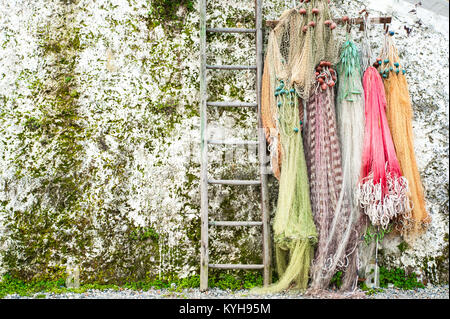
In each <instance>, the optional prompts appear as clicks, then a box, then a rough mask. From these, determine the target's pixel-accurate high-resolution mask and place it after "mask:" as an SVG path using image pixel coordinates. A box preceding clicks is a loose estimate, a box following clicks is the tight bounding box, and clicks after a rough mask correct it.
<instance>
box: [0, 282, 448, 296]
mask: <svg viewBox="0 0 450 319" xmlns="http://www.w3.org/2000/svg"><path fill="white" fill-rule="evenodd" d="M38 298H39V299H449V286H448V285H442V286H427V287H426V288H423V289H415V290H401V289H397V288H384V289H383V291H381V292H378V293H375V294H373V295H370V296H368V295H366V294H365V293H364V292H363V291H361V290H357V291H355V292H354V293H341V292H336V291H332V290H329V291H325V292H323V293H322V294H321V295H309V294H303V293H300V292H296V291H284V292H280V293H275V294H254V293H251V292H250V291H249V290H238V291H231V290H221V289H218V288H212V289H210V290H209V291H207V292H201V291H200V290H199V289H198V288H197V289H193V288H188V289H183V290H181V291H174V290H173V289H150V290H148V291H142V290H131V289H122V290H114V289H106V290H103V291H101V290H93V289H90V290H87V291H86V292H84V293H73V292H68V293H63V294H55V293H52V292H44V293H36V294H34V295H33V296H20V295H18V294H12V295H8V296H5V297H4V299H38Z"/></svg>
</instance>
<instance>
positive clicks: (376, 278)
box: [374, 231, 379, 288]
mask: <svg viewBox="0 0 450 319" xmlns="http://www.w3.org/2000/svg"><path fill="white" fill-rule="evenodd" d="M378 235H379V231H377V235H376V242H377V244H376V246H375V278H374V286H375V288H378Z"/></svg>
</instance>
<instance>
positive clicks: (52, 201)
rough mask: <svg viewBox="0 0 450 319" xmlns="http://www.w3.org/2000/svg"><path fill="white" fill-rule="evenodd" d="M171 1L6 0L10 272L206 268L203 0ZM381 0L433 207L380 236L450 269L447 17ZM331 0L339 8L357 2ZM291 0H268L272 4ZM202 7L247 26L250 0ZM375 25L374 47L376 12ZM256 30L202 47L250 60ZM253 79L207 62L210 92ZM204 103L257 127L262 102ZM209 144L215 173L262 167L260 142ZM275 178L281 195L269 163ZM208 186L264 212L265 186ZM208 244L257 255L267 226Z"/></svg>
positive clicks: (395, 258) (214, 126) (234, 123)
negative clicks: (441, 24)
mask: <svg viewBox="0 0 450 319" xmlns="http://www.w3.org/2000/svg"><path fill="white" fill-rule="evenodd" d="M163 2H164V1H156V0H98V1H88V0H68V1H63V0H33V1H18V0H16V1H11V0H9V1H6V0H0V31H1V32H0V247H1V251H0V272H1V273H6V272H10V273H12V274H13V275H16V276H20V277H23V278H32V277H33V276H36V275H37V274H41V273H43V272H49V271H52V269H53V270H54V269H58V268H59V267H66V266H68V265H69V264H77V265H79V266H80V269H81V278H82V281H94V280H95V281H102V282H119V283H120V282H124V281H131V280H140V279H145V278H155V277H159V276H170V275H172V276H179V277H184V276H188V275H192V274H195V273H197V272H198V270H199V239H200V214H199V213H200V212H199V206H200V197H199V171H200V164H199V139H200V132H199V109H198V90H199V82H198V77H199V57H198V53H199V38H198V36H199V32H198V22H199V14H198V3H197V1H189V0H186V1H177V5H173V6H171V7H166V8H165V9H164V8H163V7H161V6H160V4H161V3H163ZM385 2H389V1H383V3H382V5H379V3H380V2H379V1H370V2H369V4H368V6H369V7H370V8H372V7H373V9H374V10H373V12H372V14H373V15H374V16H375V15H381V14H382V13H383V14H390V15H392V16H393V17H394V22H393V24H392V26H391V29H392V30H394V31H396V32H397V35H396V39H397V45H398V48H399V50H400V51H401V58H402V59H403V62H404V63H405V65H406V66H407V67H408V81H409V84H410V91H411V96H412V100H413V107H414V112H415V117H414V123H413V124H414V132H415V134H416V154H417V158H418V161H419V168H420V172H421V175H422V178H423V182H424V186H425V189H426V197H427V207H428V209H429V212H430V214H431V216H432V218H433V222H432V225H431V227H430V230H429V231H428V232H427V233H426V234H424V235H423V236H422V237H421V238H419V239H418V240H417V241H416V242H415V243H414V245H412V246H411V247H409V246H408V247H406V248H405V246H404V245H400V246H401V247H402V248H403V249H401V251H400V250H399V248H398V246H399V244H400V242H401V239H399V238H386V240H385V242H384V247H383V250H382V255H383V257H384V258H383V262H384V263H385V264H386V265H387V266H401V267H407V268H408V270H411V271H412V270H414V271H416V272H419V273H421V274H423V276H424V277H426V278H427V279H428V280H430V281H432V282H448V197H449V195H448V169H447V166H448V100H449V98H448V96H449V95H448V91H449V90H448V29H446V30H445V29H444V30H439V29H436V28H435V27H434V26H435V25H436V23H435V21H436V19H433V16H432V15H431V14H430V13H427V12H425V11H423V12H421V13H420V14H422V16H420V15H419V12H418V13H417V15H419V16H417V15H414V14H413V13H408V11H409V10H399V9H398V8H399V6H408V8H409V9H410V7H413V6H412V5H410V4H406V3H403V2H399V1H391V2H392V3H393V5H389V3H388V4H385ZM332 6H333V10H334V12H335V15H336V16H341V15H344V14H347V15H349V16H356V15H357V14H358V12H359V10H360V9H361V8H363V7H364V5H363V1H352V2H351V4H348V1H332ZM283 9H284V1H275V0H266V1H264V18H265V19H268V20H269V19H276V18H277V17H278V16H279V15H280V14H281V12H282V11H283ZM380 11H381V12H380ZM418 11H419V10H418ZM208 16H209V25H211V26H212V27H223V26H227V27H253V26H254V23H253V3H252V1H244V0H240V1H238V0H229V1H226V2H225V1H223V0H211V1H209V6H208ZM417 19H420V20H421V23H420V24H419V23H418V22H417ZM427 19H428V20H427ZM447 21H448V19H447ZM405 25H406V26H407V27H408V28H411V30H412V31H411V33H410V34H409V36H408V35H407V32H406V30H405V29H404V26H405ZM343 31H344V30H342V29H339V30H338V31H337V34H338V36H339V37H342V36H343ZM353 32H354V35H355V39H356V40H358V38H359V37H360V33H359V32H357V31H356V30H355V31H353ZM371 36H372V40H373V48H374V52H375V53H377V52H379V48H380V45H381V43H382V27H381V26H375V27H374V29H373V30H372V32H371ZM253 41H254V35H220V34H215V35H211V36H208V43H209V49H208V62H210V63H217V64H220V63H226V64H252V63H254V57H255V54H254V46H253V43H254V42H253ZM254 89H255V86H254V74H253V73H252V71H238V72H229V71H218V72H215V73H214V74H213V73H211V75H210V77H209V94H210V99H211V100H227V99H232V100H241V101H244V102H252V101H254V100H255V93H254ZM208 117H209V120H210V128H211V129H210V132H209V134H210V135H211V137H214V138H222V137H232V138H236V139H256V137H257V130H256V123H257V122H256V113H255V112H254V111H253V110H233V109H228V108H227V109H220V110H217V109H214V110H210V111H209V114H208ZM210 159H211V160H210V170H209V171H210V173H211V176H214V177H215V178H218V179H219V178H222V179H228V178H239V179H252V178H256V177H257V174H258V165H257V164H258V160H257V154H256V149H254V148H248V147H238V148H235V149H232V148H230V147H217V146H216V147H213V148H211V157H210ZM270 194H271V204H272V210H273V209H274V208H275V205H276V197H277V182H276V180H275V179H274V178H273V177H271V178H270ZM210 198H211V199H210V213H211V216H212V218H214V219H217V220H251V219H253V220H257V219H258V218H259V200H260V199H259V189H258V188H257V187H254V188H250V187H226V186H211V187H210ZM211 245H212V247H211V248H212V252H211V258H212V261H213V262H215V263H221V262H236V263H237V262H241V263H257V262H259V261H260V258H261V254H260V252H261V248H260V247H261V236H260V233H259V229H258V228H252V229H250V230H249V229H240V228H237V229H234V230H233V229H231V230H230V229H211Z"/></svg>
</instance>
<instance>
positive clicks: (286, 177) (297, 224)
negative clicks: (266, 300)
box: [253, 80, 317, 293]
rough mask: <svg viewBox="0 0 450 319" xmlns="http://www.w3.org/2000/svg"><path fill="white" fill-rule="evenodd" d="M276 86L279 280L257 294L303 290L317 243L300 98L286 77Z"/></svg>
mask: <svg viewBox="0 0 450 319" xmlns="http://www.w3.org/2000/svg"><path fill="white" fill-rule="evenodd" d="M279 83H280V85H279V86H278V87H277V88H276V89H275V92H274V97H275V101H276V103H277V113H276V115H277V117H278V125H277V128H278V131H279V134H280V145H281V148H282V154H283V156H282V169H281V175H280V184H279V193H278V204H277V210H276V214H275V218H274V225H273V230H274V243H275V257H276V265H277V272H278V275H279V281H278V282H277V283H275V284H273V285H271V286H269V287H265V288H257V289H254V290H253V291H254V292H257V293H268V292H278V291H281V290H285V289H288V288H294V289H300V290H304V289H306V288H307V285H308V278H309V269H310V264H311V260H312V257H313V253H314V245H315V243H316V242H317V233H316V227H315V225H314V221H313V218H312V213H311V204H310V198H309V185H308V176H307V169H306V163H305V156H304V153H303V142H302V133H301V122H300V121H301V120H300V116H299V103H300V101H301V100H300V99H299V97H298V95H297V93H296V92H295V90H294V89H293V88H289V87H288V86H287V85H286V84H285V83H284V81H283V80H281V81H280V82H279Z"/></svg>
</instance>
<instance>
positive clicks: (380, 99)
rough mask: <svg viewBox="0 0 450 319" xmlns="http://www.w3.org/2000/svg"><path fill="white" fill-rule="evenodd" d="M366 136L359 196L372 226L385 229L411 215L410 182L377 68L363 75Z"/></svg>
mask: <svg viewBox="0 0 450 319" xmlns="http://www.w3.org/2000/svg"><path fill="white" fill-rule="evenodd" d="M363 87H364V93H365V117H366V122H365V125H366V127H365V136H364V146H363V158H362V169H361V180H360V183H359V186H358V188H357V192H356V197H357V199H358V201H359V203H360V204H361V206H362V208H363V209H364V213H365V214H367V215H368V217H369V219H370V222H371V223H372V225H374V226H376V227H381V228H382V229H384V230H386V229H387V228H388V225H389V224H390V223H391V222H392V221H393V220H394V219H395V218H397V217H399V216H401V215H403V216H407V215H408V214H410V213H411V205H410V201H409V197H408V195H409V188H408V181H407V180H406V178H404V177H403V176H402V173H401V170H400V165H399V163H398V160H397V156H396V153H395V148H394V144H393V142H392V137H391V133H390V130H389V126H388V123H387V119H386V97H385V93H384V87H383V81H382V80H381V76H380V74H379V73H378V71H377V70H376V69H375V68H374V67H372V66H371V67H369V68H368V69H367V70H366V72H365V73H364V78H363Z"/></svg>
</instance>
